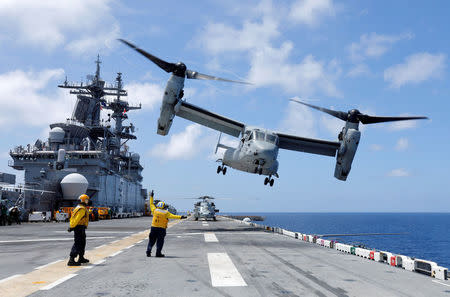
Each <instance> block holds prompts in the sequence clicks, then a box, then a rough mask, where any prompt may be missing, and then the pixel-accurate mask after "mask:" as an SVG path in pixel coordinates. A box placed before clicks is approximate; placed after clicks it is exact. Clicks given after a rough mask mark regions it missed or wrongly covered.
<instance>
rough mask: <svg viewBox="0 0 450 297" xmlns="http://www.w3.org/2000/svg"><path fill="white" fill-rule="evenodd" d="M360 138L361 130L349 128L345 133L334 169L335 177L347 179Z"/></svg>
mask: <svg viewBox="0 0 450 297" xmlns="http://www.w3.org/2000/svg"><path fill="white" fill-rule="evenodd" d="M360 138H361V132H360V131H359V130H356V129H347V132H346V133H345V135H343V139H342V141H341V147H340V148H339V150H338V153H337V157H336V168H335V170H334V177H336V178H337V179H339V180H343V181H345V180H347V176H348V174H349V173H350V169H351V168H352V162H353V158H354V157H355V153H356V149H357V148H358V144H359V139H360Z"/></svg>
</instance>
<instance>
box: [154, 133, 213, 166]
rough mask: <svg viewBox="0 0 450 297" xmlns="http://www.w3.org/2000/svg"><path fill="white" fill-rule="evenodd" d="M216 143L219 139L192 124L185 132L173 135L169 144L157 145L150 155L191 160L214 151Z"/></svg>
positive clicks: (167, 158) (166, 158) (168, 158)
mask: <svg viewBox="0 0 450 297" xmlns="http://www.w3.org/2000/svg"><path fill="white" fill-rule="evenodd" d="M215 142H217V138H215V137H212V134H208V133H205V130H204V128H203V127H202V126H200V125H198V124H190V125H188V126H187V127H186V128H185V129H184V131H182V132H180V133H176V134H172V135H171V136H170V140H169V142H167V143H159V144H156V145H155V146H154V147H153V148H152V149H151V150H150V155H151V156H153V157H157V158H162V159H165V160H180V159H184V160H189V159H192V158H193V157H195V156H196V155H197V154H199V153H200V152H203V151H205V150H206V149H209V150H211V151H212V150H213V149H214V147H213V144H214V143H215Z"/></svg>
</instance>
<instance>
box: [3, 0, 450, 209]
mask: <svg viewBox="0 0 450 297" xmlns="http://www.w3.org/2000/svg"><path fill="white" fill-rule="evenodd" d="M449 9H450V3H449V2H448V1H443V0H442V1H432V2H426V1H409V0H408V1H406V0H398V1H356V0H348V1H337V0H292V1H265V0H260V1H258V0H256V1H238V0H227V1H219V0H217V1H215V0H211V1H200V0H199V1H172V0H165V1H120V0H97V1H91V0H73V1H44V0H42V1H33V0H2V1H0V28H1V29H0V51H1V54H0V90H1V95H0V104H1V105H0V106H1V108H2V116H1V117H0V129H1V131H0V132H1V135H2V137H1V138H0V171H1V172H9V173H15V174H18V182H22V180H21V179H22V178H23V172H19V171H15V170H13V169H12V168H10V167H8V162H9V160H11V158H10V157H9V150H10V149H12V148H14V146H17V145H26V144H28V143H31V144H33V143H34V142H35V141H36V139H38V138H40V139H46V138H47V137H48V131H49V124H51V123H53V122H59V121H64V120H65V119H66V118H68V117H69V116H70V115H71V112H72V108H73V106H74V103H75V97H73V96H70V95H69V94H68V90H64V89H59V88H57V85H58V84H59V83H61V82H63V81H64V79H65V77H66V76H67V78H68V81H73V82H78V81H86V75H88V74H93V72H94V71H95V64H94V61H95V59H96V57H97V54H99V55H100V58H101V60H102V65H101V67H102V72H101V76H102V78H103V79H104V80H106V81H108V82H114V79H115V77H116V73H117V72H122V73H123V79H124V84H125V89H127V90H128V94H129V96H128V97H129V98H128V100H129V102H130V103H132V104H139V103H142V107H143V108H142V110H139V111H133V112H130V114H129V116H130V121H131V122H132V123H133V124H134V125H135V126H137V127H138V130H137V132H136V136H137V137H138V140H136V141H134V142H130V143H129V144H130V149H131V150H132V151H134V152H137V153H139V154H140V155H141V162H142V163H143V166H144V168H145V169H144V171H143V176H144V181H143V185H144V187H146V188H147V189H154V190H155V193H156V197H157V198H159V199H163V200H166V201H167V202H169V203H171V204H173V205H174V206H175V207H177V208H178V209H179V210H188V209H191V208H192V207H193V201H192V200H188V199H183V198H192V197H198V196H201V195H210V196H213V197H217V198H225V199H222V200H217V202H216V205H217V207H218V208H219V209H220V210H221V211H225V212H233V211H234V212H420V211H425V212H448V211H450V203H449V198H450V189H449V184H448V183H449V182H450V158H449V156H448V151H449V147H450V136H449V135H450V133H449V132H450V121H449V119H448V117H447V115H448V110H449V109H450V101H449V100H448V99H449V97H450V84H449V67H448V65H449V52H450V42H449V36H448V28H450V20H449V19H448V13H447V12H448V11H449ZM117 38H124V39H126V40H128V41H130V42H133V43H135V44H136V45H138V46H140V47H141V48H143V49H145V50H147V51H148V52H150V53H152V54H154V55H156V56H158V57H160V58H162V59H165V60H166V61H169V62H177V61H183V62H184V63H185V64H186V65H187V67H188V68H189V69H192V70H196V71H199V72H202V73H207V74H211V75H217V76H221V77H226V78H230V79H241V80H246V81H250V82H252V83H253V84H252V85H251V86H243V85H237V84H229V83H224V82H211V81H199V80H186V82H185V98H186V99H187V101H188V102H190V103H193V104H196V105H198V106H201V107H203V108H206V109H208V110H211V111H213V112H215V113H219V114H221V115H224V116H226V117H229V118H232V119H235V120H238V121H241V122H244V123H246V124H249V125H256V126H261V127H264V128H267V129H272V130H276V131H280V132H286V133H291V134H294V135H299V136H304V137H317V138H321V139H326V140H337V135H338V133H339V131H340V129H341V128H342V127H343V126H344V122H341V121H339V120H337V119H334V118H332V117H330V116H328V115H326V114H323V113H320V112H318V111H315V110H311V109H308V108H307V107H303V106H300V105H298V104H295V103H292V102H290V101H289V99H290V98H294V97H297V98H301V99H303V100H307V101H308V102H310V103H311V104H315V105H320V106H323V107H326V108H332V109H337V110H343V111H347V110H350V109H353V108H358V109H359V110H361V111H362V112H364V113H368V114H371V115H377V116H400V115H424V116H428V117H429V118H430V120H425V121H408V122H398V123H395V124H392V123H387V124H376V125H366V126H364V125H361V131H362V137H361V141H360V144H359V148H358V151H357V153H356V156H355V159H354V162H353V165H352V170H351V172H350V175H349V177H348V179H347V181H345V182H342V181H339V180H337V179H335V178H334V167H335V163H336V160H335V159H334V158H332V157H327V156H318V155H311V154H304V153H299V152H292V151H286V150H280V152H279V157H278V160H279V162H280V166H279V171H278V173H279V175H280V178H279V179H276V181H275V185H274V187H272V188H271V187H268V186H264V184H263V180H264V177H263V176H258V175H253V174H248V173H244V172H240V171H236V170H232V169H229V170H228V172H227V174H226V175H225V176H223V175H217V174H216V168H217V165H218V164H217V163H216V162H215V161H216V160H217V159H219V158H220V157H221V156H220V154H221V153H223V152H221V151H219V153H218V154H217V155H215V154H214V150H215V145H216V143H217V139H218V136H219V133H218V132H217V131H214V130H211V129H208V128H205V127H202V126H199V125H197V124H194V123H192V122H189V121H186V120H184V119H182V118H175V120H174V123H173V125H172V128H171V130H170V133H169V135H168V136H160V135H157V134H156V121H157V118H158V115H159V106H160V104H161V99H162V93H163V90H164V87H165V84H166V82H167V79H168V78H169V77H170V75H169V74H168V73H166V72H164V71H162V70H161V69H159V68H158V67H157V66H155V65H154V64H152V63H151V62H150V61H148V60H146V59H145V58H143V57H142V56H141V55H139V54H137V53H136V52H135V51H133V50H131V49H130V48H128V47H126V46H124V45H123V44H121V43H120V42H118V41H117ZM222 140H223V141H224V142H225V143H227V144H233V143H236V139H234V138H232V137H222Z"/></svg>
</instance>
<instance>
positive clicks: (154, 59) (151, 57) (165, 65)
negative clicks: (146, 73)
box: [118, 39, 176, 72]
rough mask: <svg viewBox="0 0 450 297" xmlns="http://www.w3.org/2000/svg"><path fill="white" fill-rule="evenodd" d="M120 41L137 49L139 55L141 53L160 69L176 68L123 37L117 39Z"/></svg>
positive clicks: (168, 70)
mask: <svg viewBox="0 0 450 297" xmlns="http://www.w3.org/2000/svg"><path fill="white" fill-rule="evenodd" d="M118 40H119V41H120V42H122V43H124V44H126V45H128V46H129V47H131V48H132V49H134V50H135V51H137V52H138V53H140V54H141V55H143V56H144V57H146V58H147V59H149V60H150V61H152V62H153V63H155V64H156V65H157V66H158V67H159V68H161V69H162V70H164V71H166V72H173V71H174V70H175V69H176V65H175V64H174V63H169V62H166V61H164V60H162V59H160V58H158V57H156V56H154V55H152V54H150V53H148V52H146V51H144V50H143V49H141V48H139V47H137V46H136V45H134V44H132V43H131V42H128V41H126V40H124V39H118Z"/></svg>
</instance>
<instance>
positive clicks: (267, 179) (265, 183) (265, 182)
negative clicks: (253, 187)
mask: <svg viewBox="0 0 450 297" xmlns="http://www.w3.org/2000/svg"><path fill="white" fill-rule="evenodd" d="M268 183H269V178H268V177H266V178H265V179H264V185H267V184H268Z"/></svg>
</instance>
